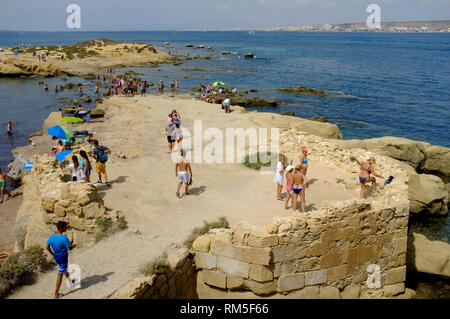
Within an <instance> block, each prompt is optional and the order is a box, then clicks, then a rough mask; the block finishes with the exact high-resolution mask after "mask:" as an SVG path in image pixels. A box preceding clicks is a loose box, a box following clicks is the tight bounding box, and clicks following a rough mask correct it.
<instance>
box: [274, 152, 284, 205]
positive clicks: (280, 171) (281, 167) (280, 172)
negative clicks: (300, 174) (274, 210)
mask: <svg viewBox="0 0 450 319" xmlns="http://www.w3.org/2000/svg"><path fill="white" fill-rule="evenodd" d="M282 160H283V156H282V155H281V154H280V155H279V156H278V164H277V171H276V173H275V177H274V178H273V182H274V183H277V199H278V200H283V199H282V198H281V191H282V190H283V173H284V165H283V162H282Z"/></svg>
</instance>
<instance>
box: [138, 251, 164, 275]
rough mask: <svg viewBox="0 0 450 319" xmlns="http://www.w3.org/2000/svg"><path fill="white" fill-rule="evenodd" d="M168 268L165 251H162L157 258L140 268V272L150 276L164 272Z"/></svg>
mask: <svg viewBox="0 0 450 319" xmlns="http://www.w3.org/2000/svg"><path fill="white" fill-rule="evenodd" d="M168 270H169V265H168V264H167V252H166V251H164V252H163V253H162V254H161V255H160V256H159V257H158V258H156V259H155V260H153V261H152V262H150V263H148V264H147V265H145V266H144V267H143V268H142V269H141V274H143V275H145V276H151V275H154V274H164V273H166V272H167V271H168Z"/></svg>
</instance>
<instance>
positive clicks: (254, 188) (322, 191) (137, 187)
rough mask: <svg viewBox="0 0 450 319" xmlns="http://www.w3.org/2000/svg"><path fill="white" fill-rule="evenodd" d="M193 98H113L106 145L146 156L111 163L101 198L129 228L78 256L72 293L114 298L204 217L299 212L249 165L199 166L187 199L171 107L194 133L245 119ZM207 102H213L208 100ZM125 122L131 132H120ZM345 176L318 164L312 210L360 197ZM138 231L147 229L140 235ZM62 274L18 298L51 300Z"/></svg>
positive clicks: (100, 127)
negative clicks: (77, 283)
mask: <svg viewBox="0 0 450 319" xmlns="http://www.w3.org/2000/svg"><path fill="white" fill-rule="evenodd" d="M124 101H125V102H126V103H125V102H124ZM129 102H133V103H129ZM187 102H190V101H187ZM187 102H186V101H185V100H175V99H174V100H171V99H167V98H151V99H136V100H131V99H126V98H123V99H113V100H112V103H115V104H121V105H120V107H111V108H110V110H111V111H112V112H113V114H114V116H113V117H111V118H110V119H108V120H107V121H106V122H105V123H102V124H95V125H96V127H95V129H96V130H97V138H98V139H99V140H100V142H101V144H104V145H107V146H109V147H111V148H112V149H115V150H116V151H121V152H124V153H125V154H133V153H136V154H137V153H139V151H142V154H141V155H140V156H138V157H137V158H134V159H132V158H131V159H130V158H128V159H120V158H117V157H111V159H110V162H108V173H109V176H110V180H111V182H112V185H111V187H109V188H108V187H106V186H104V187H103V188H102V189H101V190H100V195H101V196H103V198H104V200H105V204H106V206H108V207H113V208H117V209H120V210H122V211H123V212H124V213H125V216H126V219H127V220H128V223H129V230H128V231H124V232H121V233H118V234H115V235H113V236H110V237H108V238H107V239H105V240H103V241H101V242H99V243H98V244H96V245H95V246H93V247H88V248H80V249H76V250H74V251H73V253H71V255H70V263H75V264H77V265H79V266H80V267H81V271H82V278H83V281H82V288H81V289H78V290H75V291H72V292H70V293H69V294H68V295H67V298H104V297H107V296H108V295H110V294H111V293H113V292H114V290H115V289H117V288H118V287H119V286H120V285H122V284H124V283H125V282H127V281H128V280H130V279H132V278H133V277H135V276H137V275H138V270H139V268H140V267H141V266H143V265H145V264H146V263H148V262H150V261H152V259H154V258H156V257H157V256H158V255H159V254H160V253H161V252H162V251H163V250H164V249H165V248H166V247H167V246H168V245H170V244H171V243H182V242H183V241H184V240H185V239H186V237H187V236H188V235H189V234H190V232H191V230H192V229H193V228H194V227H196V226H201V225H202V224H203V221H204V220H209V221H212V220H214V219H216V218H217V217H220V216H226V217H227V219H228V220H229V222H230V224H231V225H233V224H235V223H237V222H240V221H248V222H251V223H253V224H256V225H264V224H266V223H268V222H271V221H272V219H273V217H274V216H275V215H281V216H288V215H290V214H291V213H292V210H290V209H289V210H285V209H284V206H283V205H284V203H282V202H280V201H277V200H276V199H275V185H274V183H273V175H272V174H261V173H260V172H259V171H256V170H253V169H249V168H246V167H244V166H243V165H242V164H195V163H194V164H193V165H192V168H193V180H194V183H193V185H192V188H191V193H192V195H190V196H185V197H183V198H182V199H178V198H177V197H176V196H175V191H176V184H177V181H176V177H175V171H174V167H175V166H174V164H173V163H172V162H171V160H170V157H169V154H167V145H166V143H167V141H166V138H165V136H163V135H162V134H161V128H162V127H163V125H164V123H165V121H166V119H167V114H168V113H169V112H170V110H171V109H172V108H176V109H177V110H178V111H179V112H180V113H181V114H182V116H183V117H182V120H183V125H184V126H185V127H187V128H189V129H190V130H191V131H193V128H192V124H193V120H194V119H204V120H206V119H208V121H209V122H208V123H209V124H210V125H211V126H214V127H218V128H220V129H224V128H225V127H227V126H229V125H233V126H231V127H242V126H241V125H244V124H245V123H244V122H243V121H244V118H242V119H233V118H231V117H230V118H229V119H226V120H227V121H224V120H223V119H221V118H218V117H221V116H224V115H223V114H222V113H219V112H218V110H216V109H210V110H206V111H201V109H198V107H199V106H198V103H197V104H193V103H191V104H189V103H187ZM200 106H201V107H205V106H206V107H209V105H207V104H202V105H200ZM214 112H217V113H214ZM211 114H216V115H215V116H211ZM232 115H233V114H232ZM235 116H239V115H238V114H236V115H235ZM233 121H234V122H233ZM239 121H242V122H239ZM245 121H246V123H247V124H246V125H247V126H249V125H252V123H251V122H250V121H248V119H245ZM232 123H233V124H232ZM121 127H123V128H126V129H118V128H121ZM243 127H245V126H243ZM186 142H189V139H187V141H186ZM342 174H344V173H343V172H341V171H339V170H336V169H335V168H331V167H329V166H327V165H324V164H321V163H313V164H311V165H310V168H309V172H308V175H309V177H310V178H311V179H312V180H313V183H312V185H311V187H310V189H309V190H308V192H307V193H306V194H307V195H306V196H307V207H308V210H313V209H315V208H319V207H321V206H323V205H325V204H326V203H327V200H343V199H349V198H352V197H353V196H354V194H353V193H352V192H350V191H348V190H345V189H344V188H338V187H335V186H334V185H332V184H331V183H329V180H330V179H332V178H333V177H334V176H340V175H342ZM94 178H95V176H92V179H94ZM136 229H137V230H139V232H140V234H136V233H135V232H134V230H136ZM55 277H56V274H55V273H54V272H49V273H46V274H42V275H40V277H39V278H38V281H37V282H36V283H35V284H34V285H32V286H26V287H23V288H22V289H21V290H20V291H18V292H17V293H15V294H13V295H12V296H11V298H47V297H51V296H52V291H53V287H54V282H55ZM62 291H63V292H68V289H67V288H66V287H64V288H63V289H62Z"/></svg>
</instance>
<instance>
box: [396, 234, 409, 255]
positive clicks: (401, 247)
mask: <svg viewBox="0 0 450 319" xmlns="http://www.w3.org/2000/svg"><path fill="white" fill-rule="evenodd" d="M407 245H408V238H407V237H404V238H400V239H394V253H395V254H396V255H398V254H402V253H406V249H407Z"/></svg>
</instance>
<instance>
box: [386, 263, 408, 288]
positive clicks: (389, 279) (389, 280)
mask: <svg viewBox="0 0 450 319" xmlns="http://www.w3.org/2000/svg"><path fill="white" fill-rule="evenodd" d="M405 280H406V266H402V267H398V268H394V269H389V270H387V271H386V277H385V280H384V284H385V285H391V284H395V283H399V282H405Z"/></svg>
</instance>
